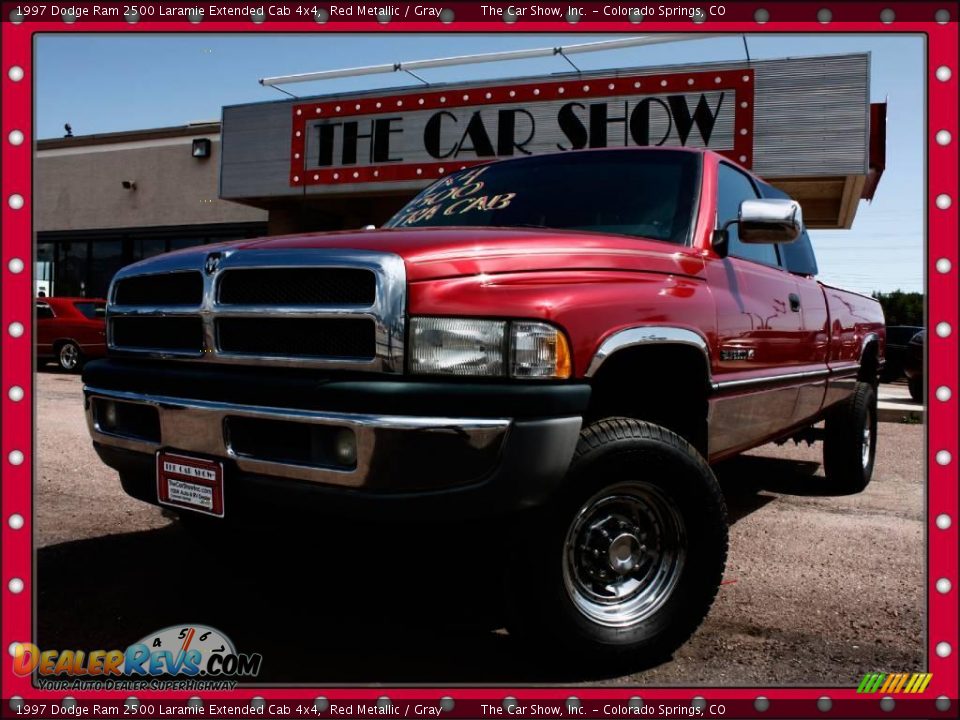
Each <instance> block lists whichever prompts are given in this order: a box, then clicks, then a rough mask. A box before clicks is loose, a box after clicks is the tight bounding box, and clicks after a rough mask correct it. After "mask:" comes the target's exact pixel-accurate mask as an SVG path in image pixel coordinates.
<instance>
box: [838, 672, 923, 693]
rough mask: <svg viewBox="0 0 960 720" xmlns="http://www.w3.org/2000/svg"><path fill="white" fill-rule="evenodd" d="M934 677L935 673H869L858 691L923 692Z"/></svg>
mask: <svg viewBox="0 0 960 720" xmlns="http://www.w3.org/2000/svg"><path fill="white" fill-rule="evenodd" d="M932 679H933V673H892V674H890V675H887V674H886V673H867V674H866V675H864V676H863V679H862V680H861V681H860V685H858V686H857V692H858V693H863V694H871V693H891V694H893V693H922V692H923V691H924V690H926V689H927V685H929V684H930V680H932Z"/></svg>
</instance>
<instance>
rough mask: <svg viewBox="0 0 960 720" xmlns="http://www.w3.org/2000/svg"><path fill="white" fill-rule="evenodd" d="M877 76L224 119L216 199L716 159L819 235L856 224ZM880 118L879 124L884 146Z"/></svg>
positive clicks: (621, 88)
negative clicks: (592, 161) (524, 170)
mask: <svg viewBox="0 0 960 720" xmlns="http://www.w3.org/2000/svg"><path fill="white" fill-rule="evenodd" d="M304 65H305V66H309V65H310V63H309V62H308V61H306V60H305V62H304ZM869 79H870V56H869V55H867V54H865V53H858V54H850V55H832V56H822V57H810V58H785V59H776V60H755V61H752V62H751V61H747V60H742V61H738V62H725V63H701V64H698V65H672V66H668V67H657V68H654V67H650V68H620V69H612V70H606V71H602V72H601V71H596V72H583V73H560V74H555V75H546V76H538V77H526V78H518V79H511V80H494V81H486V82H471V83H454V84H425V85H421V86H413V87H410V86H406V87H402V88H394V89H390V90H382V89H381V90H369V91H362V92H351V93H338V94H330V95H324V96H315V97H298V98H293V99H289V100H281V101H276V102H261V103H253V104H247V105H234V106H228V107H225V108H224V109H223V136H222V141H223V145H222V155H221V174H220V175H221V188H220V196H221V197H222V198H224V199H229V200H237V201H240V202H248V203H250V204H253V205H257V206H259V207H266V208H271V209H273V208H275V207H278V206H279V205H282V204H284V203H286V205H285V207H288V208H289V207H291V205H290V202H292V201H295V200H297V199H304V200H310V199H314V200H319V199H320V198H322V197H345V198H357V199H359V198H381V199H382V198H386V197H394V198H396V197H400V196H409V195H411V194H412V193H413V192H415V191H417V190H419V189H421V188H423V187H424V186H426V185H427V184H429V183H430V182H432V181H434V180H436V179H438V178H441V177H443V176H444V175H445V174H448V173H450V172H453V171H456V170H459V169H460V168H461V167H469V166H471V165H475V164H477V163H481V162H487V161H490V160H495V159H498V158H510V157H521V156H526V155H536V154H541V153H558V152H570V151H573V150H577V149H581V148H623V147H636V146H662V147H683V146H686V147H695V148H702V147H707V148H710V149H712V150H716V151H717V152H719V153H721V154H723V155H725V156H726V157H729V158H731V159H733V160H734V161H736V162H739V163H741V164H742V165H744V166H746V167H748V168H750V169H752V170H753V171H754V172H756V173H757V174H758V175H760V176H761V177H764V178H767V179H769V180H771V181H774V180H775V181H778V186H780V187H781V188H783V189H784V190H785V191H787V192H789V193H790V194H791V195H792V196H793V197H796V198H798V199H800V200H801V201H802V202H803V203H804V217H805V218H806V219H807V221H808V224H810V226H812V227H849V224H850V223H851V222H852V219H853V214H854V212H855V210H856V205H857V202H858V199H859V198H860V197H861V196H869V189H870V187H871V184H870V181H869V176H870V173H871V164H872V162H873V161H874V160H875V158H871V107H870V82H869ZM882 117H883V116H882V114H876V113H875V120H874V123H873V125H874V127H873V131H874V132H873V134H874V135H876V136H877V138H880V139H882V132H879V133H878V132H877V130H878V128H879V129H880V130H882V128H881V127H880V124H878V122H877V121H876V118H880V119H881V120H882ZM879 147H880V148H881V149H882V142H881V143H880V145H879ZM875 154H876V153H875ZM865 188H866V189H865ZM862 193H867V195H862ZM294 212H295V211H294ZM360 214H363V213H362V212H361V213H360Z"/></svg>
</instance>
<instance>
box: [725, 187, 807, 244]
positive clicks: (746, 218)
mask: <svg viewBox="0 0 960 720" xmlns="http://www.w3.org/2000/svg"><path fill="white" fill-rule="evenodd" d="M737 225H738V227H737V236H738V237H739V238H740V242H743V243H753V244H761V243H792V242H793V241H794V240H796V239H797V238H799V237H800V234H801V233H802V232H803V213H802V211H801V210H800V203H798V202H797V201H796V200H781V199H776V198H764V199H762V200H759V199H758V200H744V201H743V202H742V203H740V215H739V218H738V220H737Z"/></svg>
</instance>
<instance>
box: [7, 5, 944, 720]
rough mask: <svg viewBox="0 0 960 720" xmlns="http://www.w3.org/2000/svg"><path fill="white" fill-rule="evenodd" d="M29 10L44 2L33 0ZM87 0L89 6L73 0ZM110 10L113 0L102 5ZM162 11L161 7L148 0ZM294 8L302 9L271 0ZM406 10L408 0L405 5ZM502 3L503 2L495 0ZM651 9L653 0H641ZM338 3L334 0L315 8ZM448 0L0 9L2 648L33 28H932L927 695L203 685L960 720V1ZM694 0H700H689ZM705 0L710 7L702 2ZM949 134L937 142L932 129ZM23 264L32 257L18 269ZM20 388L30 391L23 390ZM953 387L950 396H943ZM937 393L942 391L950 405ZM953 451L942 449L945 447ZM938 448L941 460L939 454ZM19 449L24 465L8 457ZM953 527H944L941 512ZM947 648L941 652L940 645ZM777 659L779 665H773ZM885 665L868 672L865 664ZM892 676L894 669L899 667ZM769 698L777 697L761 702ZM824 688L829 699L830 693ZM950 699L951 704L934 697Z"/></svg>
mask: <svg viewBox="0 0 960 720" xmlns="http://www.w3.org/2000/svg"><path fill="white" fill-rule="evenodd" d="M30 4H31V5H37V4H44V3H42V2H41V3H37V2H33V3H30ZM70 4H71V5H80V3H70ZM101 4H103V5H105V4H109V3H108V2H103V3H101ZM146 4H148V5H159V4H158V3H149V2H148V3H146ZM276 4H277V5H292V3H284V2H280V3H276ZM399 4H400V5H401V6H403V7H406V6H407V3H399ZM493 4H497V5H502V6H505V5H506V3H493ZM632 4H634V5H641V4H643V3H641V2H637V3H632ZM166 5H167V6H171V7H172V6H180V7H186V6H188V3H185V2H171V3H167V4H166ZM320 5H321V6H323V7H328V6H329V5H330V3H321V4H320ZM447 5H448V6H449V7H451V8H453V9H454V11H455V15H454V17H455V19H454V21H453V22H452V23H451V24H444V23H440V22H437V21H433V22H427V21H426V20H427V19H416V20H414V19H410V20H409V21H404V20H402V19H393V20H391V21H390V22H389V23H386V24H384V23H380V22H377V21H376V20H374V19H370V20H364V21H354V20H340V19H335V18H331V19H330V22H329V23H328V24H318V23H317V22H314V21H313V20H302V19H297V18H292V19H275V18H268V19H267V21H266V22H264V23H262V24H256V23H253V22H251V21H250V19H249V18H245V19H242V20H240V19H218V20H212V19H206V18H205V19H204V20H203V21H202V22H201V23H199V24H194V23H191V22H189V21H188V20H185V19H183V18H175V19H169V20H149V19H141V21H140V22H138V23H136V24H133V25H128V24H127V23H126V22H124V21H123V20H122V19H120V20H113V21H99V20H94V19H90V18H86V17H83V18H80V19H78V20H77V21H76V22H75V23H72V24H68V23H64V22H62V21H60V20H45V21H35V20H32V19H28V20H25V21H24V22H22V23H20V24H13V23H11V22H9V21H8V20H7V18H8V17H9V16H10V12H11V11H12V10H13V9H14V7H15V4H14V3H9V2H3V3H2V60H3V63H2V64H3V67H2V76H0V82H2V96H3V107H2V121H3V127H2V134H0V147H2V150H0V158H2V177H0V188H2V199H0V201H2V206H0V220H2V265H0V278H2V280H0V383H2V388H0V422H2V439H0V447H2V451H0V486H2V502H0V507H2V524H0V538H2V584H0V598H2V621H0V631H2V647H3V649H4V651H6V649H7V647H8V646H9V645H10V644H11V643H13V642H27V641H29V640H30V639H31V637H32V634H33V628H34V625H35V623H34V617H33V612H34V605H33V602H32V599H33V594H34V592H35V587H34V583H33V548H32V543H31V539H32V534H33V505H32V493H31V488H32V483H31V478H32V474H33V472H34V465H33V422H34V416H33V407H34V393H33V387H34V384H33V321H32V313H33V307H32V295H33V292H32V286H33V281H32V274H33V273H32V264H33V248H32V236H31V213H32V204H33V198H34V194H33V188H32V146H33V141H34V137H33V131H32V128H33V117H32V108H33V102H32V100H33V98H32V94H31V88H32V83H33V70H34V64H33V45H32V42H33V36H34V34H35V33H37V32H58V33H76V32H92V31H97V32H104V31H105V32H121V33H124V34H130V33H137V32H237V31H242V32H256V31H260V32H275V31H278V30H283V31H290V32H329V31H336V32H358V31H362V32H377V33H379V32H384V33H386V32H394V31H401V32H402V31H415V32H445V33H449V32H458V31H460V32H463V31H469V32H503V31H507V32H529V31H531V30H535V31H537V32H550V33H579V32H586V31H589V32H616V33H636V32H637V31H638V30H639V31H642V32H648V31H649V30H650V29H655V30H656V31H657V32H714V31H717V30H722V31H723V32H730V33H744V32H749V33H758V32H764V33H768V32H773V33H818V34H819V33H890V32H894V33H924V34H925V35H926V37H927V69H926V72H927V77H926V86H927V102H928V112H927V147H926V151H927V158H928V164H927V173H928V175H927V203H928V204H927V220H928V222H927V228H928V238H927V255H926V258H927V259H926V273H927V276H926V283H927V285H926V287H927V294H928V320H927V322H928V325H929V327H930V329H931V332H930V333H929V335H928V337H929V340H928V374H927V377H928V391H927V392H928V396H927V407H928V411H927V418H928V427H927V447H926V458H925V459H926V464H927V468H928V470H927V507H926V522H927V540H928V564H927V576H926V583H927V586H926V588H925V589H926V592H927V598H928V600H927V610H928V617H927V619H928V641H929V642H928V648H927V667H926V670H927V671H928V672H932V673H933V679H932V681H931V683H930V685H929V687H928V688H927V691H926V692H925V693H924V695H923V696H922V697H920V698H917V699H909V700H905V699H902V697H901V696H898V697H897V698H896V703H895V706H894V707H893V708H892V709H889V710H887V708H884V707H883V706H882V705H881V701H880V699H879V698H878V696H876V695H873V696H866V697H865V696H862V695H861V696H858V695H857V694H856V693H855V690H854V689H853V688H852V687H851V688H837V687H830V688H826V687H821V688H811V687H795V688H665V689H664V688H660V689H646V688H641V689H638V688H609V687H607V688H577V689H571V688H553V687H551V688H536V689H534V688H526V689H523V688H502V687H501V688H475V687H474V688H420V689H410V688H383V687H378V688H363V689H357V688H323V689H319V688H312V689H311V688H302V687H299V688H277V687H264V688H242V689H239V690H236V691H233V692H209V693H206V692H205V693H200V695H201V696H202V697H203V698H205V699H208V700H210V701H217V702H222V703H225V704H226V703H234V704H239V705H246V704H249V703H250V702H251V701H252V699H253V698H264V699H266V701H267V702H271V701H277V700H282V699H285V700H286V701H287V702H288V703H290V702H296V701H300V702H304V703H307V704H312V702H313V698H315V697H316V696H318V695H322V696H324V697H326V698H327V699H328V700H330V701H336V700H338V699H352V700H353V701H364V702H368V703H374V702H376V699H377V698H379V697H381V696H384V695H386V696H389V697H390V698H392V699H394V700H395V701H402V700H404V699H419V700H422V701H427V702H436V701H437V699H439V698H441V697H445V696H448V697H451V698H453V699H454V700H455V703H456V704H455V706H454V709H453V710H452V711H451V712H449V713H444V715H446V716H449V717H476V716H479V715H480V714H481V710H480V703H481V702H486V703H491V704H494V705H496V704H499V703H500V702H502V700H503V699H504V698H506V697H508V696H511V697H514V698H517V699H518V700H520V701H521V702H523V701H526V700H534V699H535V700H538V701H540V702H543V703H545V704H553V705H559V706H562V707H563V706H565V702H566V698H568V697H569V696H571V695H575V696H576V697H577V698H579V700H580V702H581V703H582V705H583V707H584V708H588V707H595V706H596V704H597V703H603V702H608V701H611V700H618V701H621V702H626V701H627V700H628V699H629V698H630V697H632V696H634V695H641V696H642V697H643V698H644V700H645V701H646V703H648V704H650V703H656V702H658V701H662V700H667V699H669V700H673V701H678V700H680V701H686V702H689V701H692V700H693V699H694V698H696V697H704V698H708V702H711V703H712V702H723V703H726V705H727V717H807V718H809V717H831V716H835V717H864V718H866V717H881V716H882V717H910V718H930V717H933V718H938V717H942V718H950V717H957V709H958V676H960V667H958V652H960V647H958V645H960V643H958V616H960V613H958V602H957V598H958V593H960V577H958V528H960V517H958V480H957V463H958V461H960V457H958V455H960V453H958V447H957V439H958V396H960V387H958V373H957V358H958V340H957V338H958V331H960V328H958V290H960V287H958V282H957V273H958V260H960V259H958V215H957V209H958V202H957V201H958V197H957V195H958V154H957V142H958V141H960V140H958V127H957V108H958V106H960V102H958V92H957V83H958V80H960V67H958V25H957V19H958V10H960V8H958V6H957V4H956V3H955V2H948V1H947V0H944V2H941V3H929V2H903V1H901V2H873V1H871V0H866V1H863V2H857V1H851V0H842V1H840V2H831V1H830V0H818V1H817V2H786V3H779V2H768V3H764V2H753V1H745V2H736V3H727V5H726V6H727V7H728V8H729V11H728V13H727V15H726V17H725V18H723V21H722V22H714V21H713V20H712V19H708V21H707V22H705V23H703V24H694V23H691V22H690V19H688V18H679V19H675V20H670V21H664V20H661V19H659V18H649V19H645V20H644V22H643V23H642V25H640V26H638V25H635V24H633V23H631V22H629V21H628V20H627V19H625V18H624V19H615V20H609V21H592V20H591V19H590V18H589V17H588V18H582V19H581V20H580V22H578V23H577V24H570V23H568V22H565V21H563V20H543V21H537V22H534V21H527V20H524V19H521V20H520V21H519V22H516V23H513V24H507V23H505V22H504V21H503V20H502V19H500V18H493V19H491V18H485V17H483V16H482V14H481V13H480V11H479V3H465V2H459V1H452V2H449V3H447ZM543 5H544V6H546V7H550V6H554V5H556V6H565V5H566V4H561V3H543ZM691 5H694V4H693V3H691ZM704 7H705V6H704ZM825 9H826V10H829V12H830V20H829V22H826V23H825V22H823V21H822V20H821V19H820V18H819V17H818V13H820V12H821V11H823V10H825ZM944 11H946V12H947V13H948V19H947V20H946V21H944V22H941V21H940V20H941V19H942V16H938V15H937V13H942V12H944ZM13 68H20V69H21V70H22V77H21V78H20V79H16V80H15V79H14V78H13V74H12V72H11V71H12V69H13ZM14 130H18V131H20V132H22V133H23V135H24V142H22V143H21V144H19V145H15V144H13V143H11V142H10V141H9V134H10V133H11V132H12V131H14ZM941 131H946V132H947V133H949V136H945V135H943V136H941V137H945V138H946V139H947V142H946V143H944V144H941V143H940V142H938V140H937V139H936V138H937V137H938V133H940V132H941ZM15 195H16V196H19V197H21V198H22V205H21V204H20V203H17V202H11V199H12V198H13V197H14V196H15ZM17 261H20V262H21V263H22V265H19V264H18V262H17ZM14 323H19V324H21V325H22V333H19V334H16V335H14V334H12V333H11V332H10V330H11V327H12V326H13V324H14ZM14 388H20V389H21V390H22V396H20V395H17V394H15V392H14V391H13V389H14ZM940 388H946V389H947V390H949V393H942V394H940V393H938V392H937V390H938V389H940ZM941 398H942V399H941ZM945 453H948V455H947V454H945ZM938 455H939V457H940V458H942V459H945V460H946V462H945V463H941V462H938ZM14 459H18V460H21V461H20V462H17V463H15V462H13V460H14ZM14 516H19V517H21V518H22V520H23V524H22V525H16V524H15V523H13V522H12V518H13V517H14ZM945 519H947V520H949V522H946V520H945ZM13 578H18V579H21V580H22V582H23V589H22V592H19V593H13V592H11V591H10V590H9V589H8V588H9V585H8V583H9V581H10V580H11V579H13ZM940 578H946V579H948V580H949V581H950V583H951V589H950V590H949V591H948V592H946V593H941V592H938V591H937V589H936V588H935V584H936V582H937V580H938V579H940ZM945 648H949V650H950V651H949V653H946V654H945V655H941V653H939V652H938V649H941V650H943V649H945ZM771 661H772V662H776V660H775V659H771ZM874 669H875V668H864V671H865V672H866V671H868V670H874ZM890 670H895V669H894V668H890ZM0 688H2V692H0V695H2V698H3V706H2V707H0V716H2V717H15V715H14V714H13V712H12V711H11V710H10V708H9V705H8V703H9V700H10V698H11V697H21V698H25V699H27V700H29V701H39V702H45V703H60V702H63V700H64V694H65V693H64V692H62V691H60V692H55V691H41V690H38V689H36V688H34V687H33V686H32V684H31V681H30V679H29V678H22V677H17V676H15V675H13V673H12V671H11V664H10V663H9V655H7V656H5V657H4V658H2V659H0ZM130 694H131V693H129V692H122V691H115V692H91V691H75V692H71V693H70V695H72V696H73V697H74V698H76V700H77V702H78V703H79V704H83V705H85V706H86V707H87V708H89V707H90V705H89V704H87V703H90V702H92V701H94V700H96V701H98V702H100V703H101V704H108V703H113V704H115V705H116V704H120V705H122V703H123V701H124V698H125V697H127V696H129V695H130ZM194 694H197V693H193V692H189V691H176V692H168V693H159V692H156V691H154V692H142V693H140V692H138V693H136V695H137V697H138V699H139V700H140V701H141V702H148V701H149V702H155V703H159V702H161V701H162V702H175V703H179V704H181V705H182V704H183V703H185V702H186V700H187V698H189V697H190V696H192V695H194ZM761 697H762V698H763V699H764V700H765V701H766V702H767V704H765V705H764V704H762V703H760V702H759V700H758V698H761ZM825 697H829V698H830V700H831V704H830V706H829V707H827V705H826V704H821V703H820V701H821V700H822V699H823V698H825ZM938 697H943V698H948V699H949V700H950V704H949V706H948V707H944V706H943V705H942V704H938V703H937V702H936V701H935V700H936V698H938Z"/></svg>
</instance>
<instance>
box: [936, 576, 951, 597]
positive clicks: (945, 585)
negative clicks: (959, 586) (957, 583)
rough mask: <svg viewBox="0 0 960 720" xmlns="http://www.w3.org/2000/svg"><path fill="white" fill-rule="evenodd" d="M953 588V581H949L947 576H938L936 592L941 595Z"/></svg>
mask: <svg viewBox="0 0 960 720" xmlns="http://www.w3.org/2000/svg"><path fill="white" fill-rule="evenodd" d="M952 588H953V583H951V582H950V580H949V579H947V578H940V579H939V580H937V592H938V593H940V594H941V595H946V594H947V593H948V592H950V590H951V589H952Z"/></svg>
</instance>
